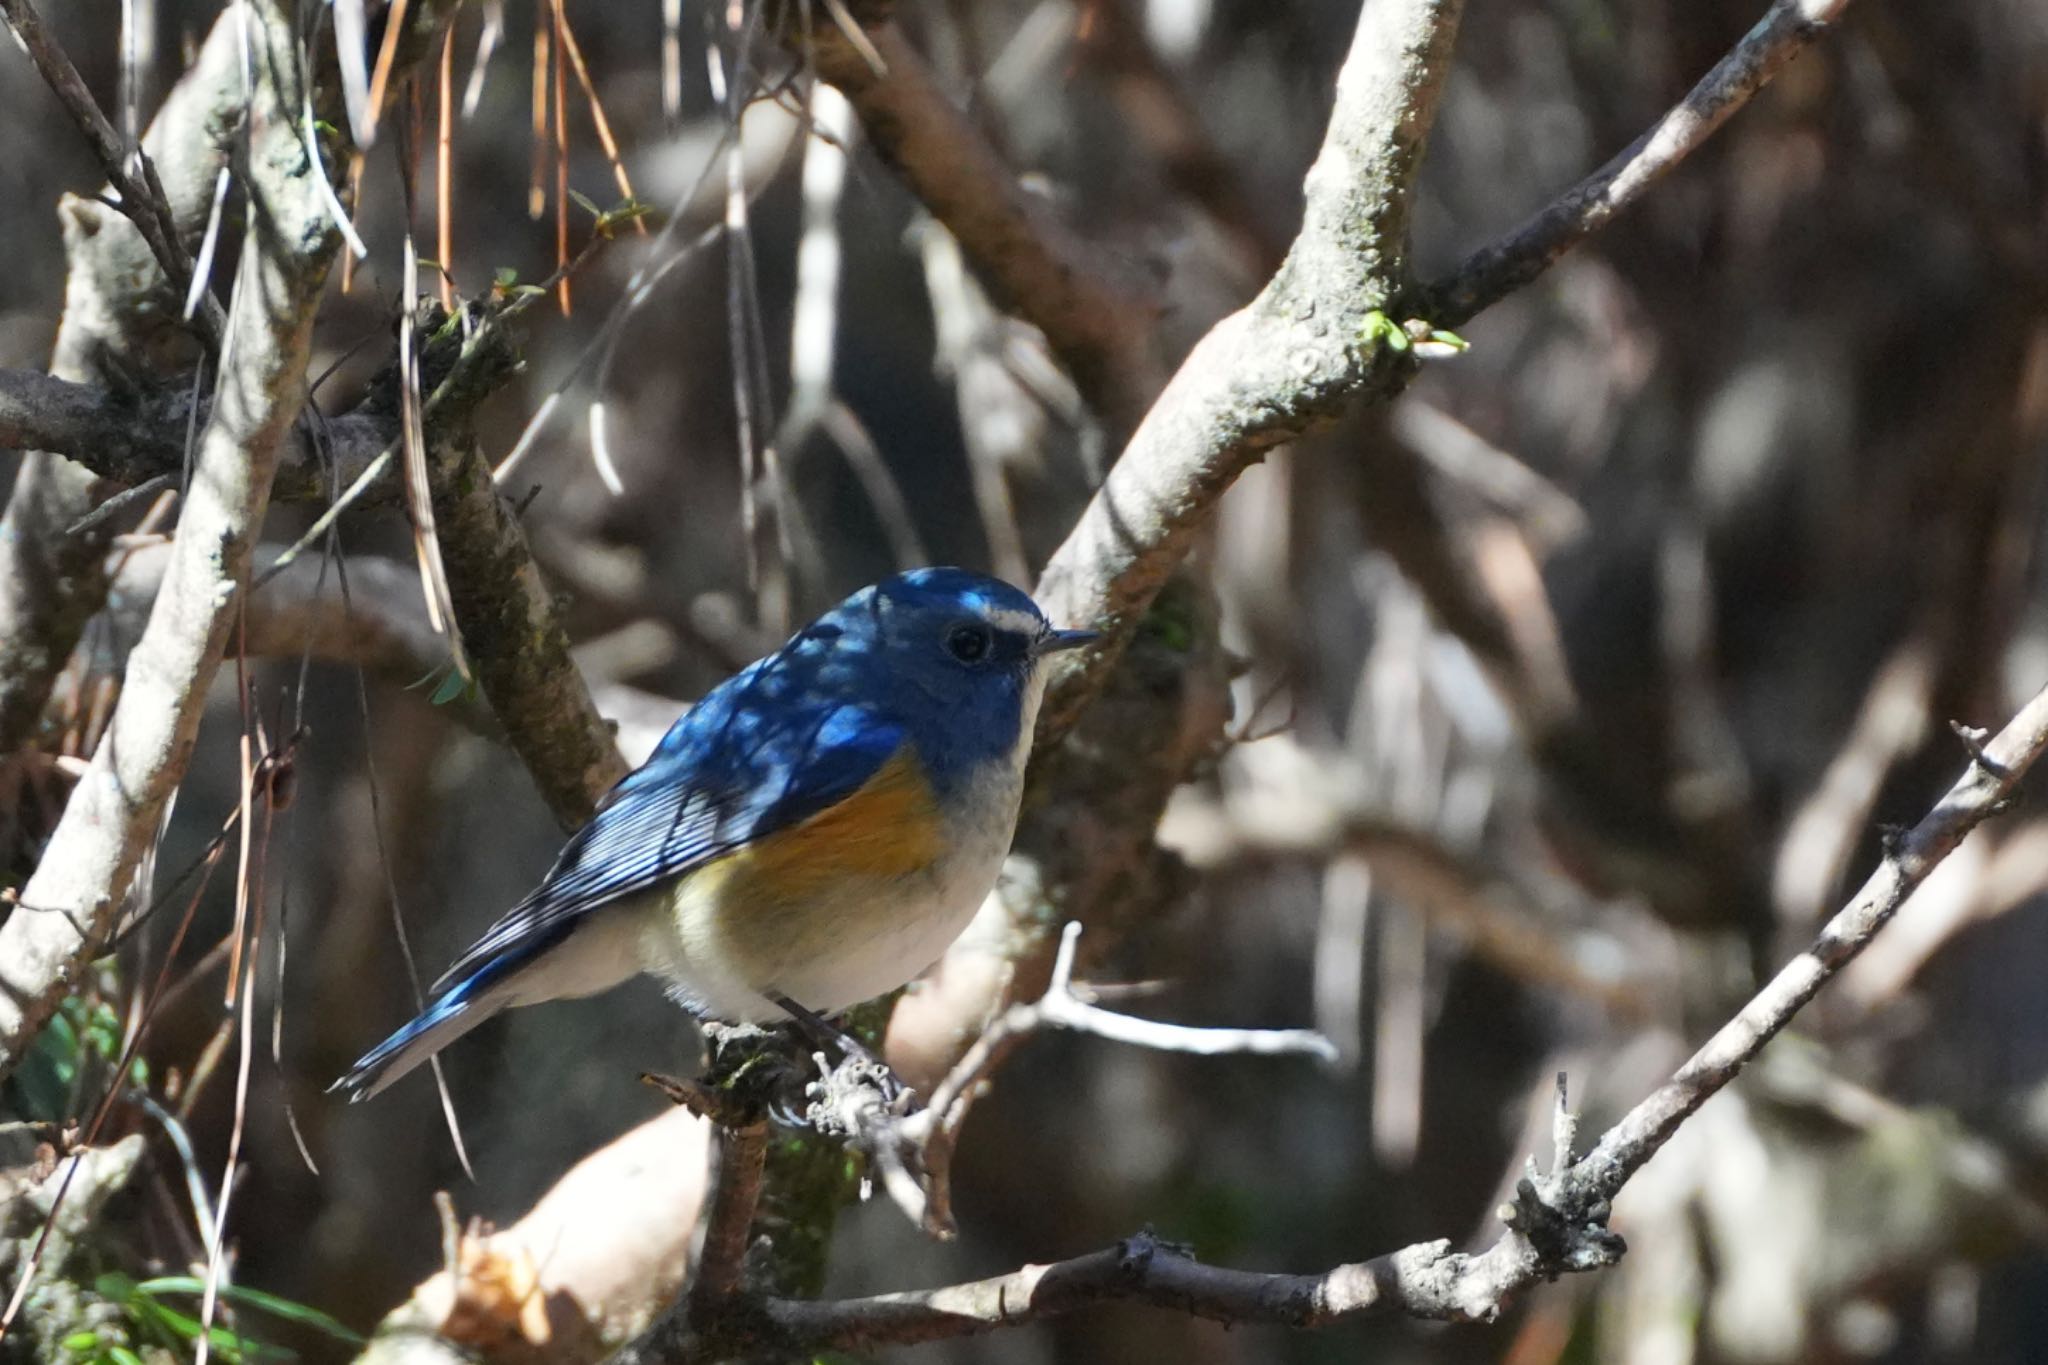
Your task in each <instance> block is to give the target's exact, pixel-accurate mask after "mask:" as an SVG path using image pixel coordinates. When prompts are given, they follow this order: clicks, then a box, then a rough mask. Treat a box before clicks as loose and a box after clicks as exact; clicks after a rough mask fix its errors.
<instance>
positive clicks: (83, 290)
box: [0, 0, 454, 753]
mask: <svg viewBox="0 0 2048 1365" xmlns="http://www.w3.org/2000/svg"><path fill="white" fill-rule="evenodd" d="M453 8H454V0H432V3H425V4H417V5H413V6H412V7H411V8H410V10H409V12H408V14H407V17H406V20H405V32H404V33H403V35H402V36H401V40H400V41H399V43H398V44H397V47H396V62H395V64H394V65H395V69H396V70H398V71H399V72H401V73H402V72H404V71H407V70H410V69H411V66H412V65H413V64H414V63H415V62H416V61H417V60H418V58H419V56H420V55H421V54H422V53H423V52H424V51H425V49H426V47H427V45H428V43H429V41H430V40H431V38H432V37H433V35H435V34H436V33H438V32H439V31H440V27H441V25H442V24H443V23H445V21H446V19H447V17H448V15H449V13H450V12H451V11H452V10H453ZM246 49H247V43H246V38H245V34H244V25H243V22H242V11H241V9H240V8H239V7H230V8H229V9H227V10H226V11H224V12H223V13H222V14H221V15H220V16H219V18H217V19H216V20H215V22H214V25H213V28H212V29H211V30H210V31H209V32H208V34H207V38H206V41H205V42H204V43H203V44H201V45H200V48H199V50H198V52H197V54H196V55H195V56H194V58H193V60H192V62H191V64H190V65H189V66H188V67H187V68H186V70H185V72H184V74H183V75H182V76H180V77H179V79H178V81H177V83H176V84H175V85H174V86H173V87H172V88H171V90H170V92H169V93H168V94H167V95H166V96H165V98H164V101H163V104H162V105H161V107H159V109H158V110H157V113H156V116H155V117H154V118H152V119H151V120H150V124H149V128H148V130H147V131H146V132H145V133H144V135H143V138H142V149H143V151H144V152H145V153H147V155H148V157H149V168H150V172H151V174H152V175H153V180H152V182H151V184H150V191H151V193H152V194H155V193H156V192H158V191H160V192H161V199H162V202H161V204H160V205H159V206H158V208H159V210H160V211H159V212H158V213H156V214H153V215H140V216H144V217H146V218H150V219H152V220H153V219H158V218H160V219H163V220H164V221H167V222H168V223H169V225H170V229H171V236H172V237H174V238H175V239H176V240H175V242H172V243H168V244H164V243H160V244H159V245H164V246H166V249H167V250H168V251H170V253H171V256H172V258H173V259H174V260H175V259H182V258H183V255H184V253H187V252H189V251H190V250H191V249H192V248H193V247H194V246H196V244H197V243H198V241H199V240H200V237H201V235H202V234H203V233H204V231H205V229H206V224H207V220H208V218H209V216H210V214H211V211H212V208H213V204H214V197H215V191H216V188H217V185H218V182H219V179H220V176H221V175H222V174H223V173H224V172H225V171H226V169H227V167H228V166H229V163H230V161H231V160H233V159H234V156H235V149H236V146H237V144H238V142H239V141H240V139H241V138H242V136H243V134H244V118H245V108H246V105H245V99H244V95H245V85H244V81H243V77H242V72H243V69H244V58H245V53H246ZM328 65H329V66H330V67H331V65H332V62H331V59H330V61H329V62H328ZM308 79H311V76H310V75H309V76H308ZM320 93H321V94H322V96H323V98H322V100H321V101H320V107H324V93H325V92H324V88H323V90H322V92H320ZM77 94H78V92H76V91H74V92H72V95H73V100H74V103H75V99H76V96H77ZM302 113H303V109H302V108H301V109H294V110H292V111H290V117H289V118H287V119H286V120H285V122H284V123H283V124H282V125H280V128H279V129H278V130H277V132H278V141H279V143H280V146H286V145H287V144H289V145H290V146H296V147H297V148H299V154H300V155H301V156H304V155H309V154H310V153H309V151H308V149H307V147H306V143H305V141H304V140H303V137H302V131H303V124H302V123H301V121H300V119H301V115H302ZM86 132H87V135H88V136H89V137H90V136H92V130H91V129H87V130H86ZM94 140H95V142H96V143H97V142H98V141H99V140H98V139H94ZM58 217H59V219H60V220H61V222H62V224H63V229H64V254H65V264H66V274H65V286H64V318H63V322H62V324H61V325H60V326H59V327H58V330H57V341H56V346H55V348H54V349H53V351H52V354H51V360H50V374H52V375H54V376H56V377H57V378H59V379H63V380H69V381H73V382H76V383H93V384H97V383H106V382H109V381H112V380H120V381H122V382H133V381H136V380H143V381H147V382H150V383H164V384H172V385H183V386H185V387H188V388H189V387H190V386H191V383H192V380H191V366H192V363H193V362H194V361H195V359H196V358H197V356H198V354H199V347H198V346H197V345H196V344H195V341H194V338H193V337H192V335H191V334H190V333H189V332H188V330H187V329H186V327H185V325H184V323H183V322H182V320H181V317H182V314H183V311H184V297H183V290H182V288H180V287H178V285H181V284H182V283H183V282H182V281H180V282H177V284H174V282H173V280H172V278H171V277H169V276H166V274H165V273H164V271H163V269H162V267H161V266H160V264H159V260H158V252H157V250H156V249H155V248H153V247H152V246H151V244H150V243H149V242H148V241H146V240H145V239H144V237H143V236H142V235H141V233H139V232H138V231H137V229H136V226H135V224H134V223H133V222H131V221H130V220H129V219H128V218H127V217H126V216H124V215H123V214H122V213H120V212H119V211H117V210H115V209H113V208H110V207H108V206H107V205H106V204H104V203H102V202H100V201H99V200H98V199H96V198H85V197H81V196H77V195H66V196H65V197H64V198H63V199H62V200H61V201H60V202H59V204H58ZM206 382H207V383H209V384H211V383H212V382H213V381H212V377H211V376H209V377H208V378H207V381H206ZM177 430H179V431H182V430H183V428H182V427H181V428H178V429H177ZM182 456H183V448H182V445H181V447H180V459H181V460H182ZM101 492H102V490H101V486H100V477H99V475H98V474H97V473H96V472H95V471H94V470H91V469H88V468H86V467H85V466H83V465H80V464H75V463H73V462H71V461H70V460H67V459H64V458H61V457H60V456H58V455H56V454H53V453H50V452H47V451H31V452H30V453H28V454H26V455H25V456H24V458H23V460H22V463H21V469H20V472H19V474H18V475H17V477H16V480H15V485H14V491H13V493H12V495H11V496H10V497H9V499H8V502H7V509H6V512H5V514H4V515H0V753H7V752H12V751H13V750H15V749H18V748H19V747H20V746H21V745H22V744H23V743H24V742H25V741H26V740H27V739H28V738H29V737H30V736H31V735H32V734H33V733H34V731H35V727H36V725H37V724H38V722H39V720H40V718H41V716H42V712H43V707H44V704H45V703H46V702H47V701H48V699H49V695H50V688H51V685H52V683H53V682H54V680H55V679H56V676H57V673H58V671H59V670H60V669H62V668H63V666H64V662H65V660H67V659H68V658H70V656H71V651H72V649H73V647H74V646H76V644H77V643H78V638H79V635H80V632H82V631H83V630H84V628H85V623H86V622H87V621H88V620H90V619H91V618H92V616H93V614H94V613H95V612H97V611H98V610H99V608H100V604H101V603H102V601H103V600H104V599H105V596H106V589H107V578H106V570H105V565H104V560H105V551H106V545H107V537H108V536H109V535H110V534H111V533H112V532H113V531H114V530H115V529H117V528H115V527H114V526H112V525H110V524H104V523H103V524H101V525H100V526H98V527H96V528H94V529H92V530H91V531H88V532H85V533H82V534H73V533H72V528H73V527H74V526H76V525H78V524H79V523H80V522H81V521H83V520H84V519H85V517H86V516H87V514H88V513H90V512H91V511H92V510H93V508H94V506H95V505H96V504H97V502H98V501H99V499H100V496H101Z"/></svg>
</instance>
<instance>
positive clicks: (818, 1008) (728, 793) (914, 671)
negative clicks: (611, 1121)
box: [333, 568, 1095, 1100]
mask: <svg viewBox="0 0 2048 1365" xmlns="http://www.w3.org/2000/svg"><path fill="white" fill-rule="evenodd" d="M1094 638H1095V635H1094V633H1093V632H1091V631H1080V630H1055V629H1053V627H1052V626H1051V624H1050V623H1048V622H1047V621H1046V619H1045V615H1044V613H1043V612H1041V611H1040V610H1039V609H1038V606H1037V604H1036V603H1034V602H1033V601H1032V600H1031V599H1030V598H1029V597H1027V596H1025V595H1024V594H1023V593H1021V592H1019V591H1018V590H1017V589H1015V588H1013V587H1011V586H1009V585H1008V584H1006V583H1003V582H1000V581H998V580H996V579H993V578H987V577H984V576H983V575H980V574H975V573H969V572H967V571H966V570H964V569H950V568H939V569H918V570H915V571H913V572H910V573H905V574H898V575H897V576H895V577H893V578H889V579H885V580H883V581H882V582H880V583H877V584H875V585H874V586H872V587H867V588H863V589H861V590H860V591H859V592H857V593H855V594H854V595H853V596H851V597H849V598H847V599H846V600H845V601H844V602H841V603H840V604H839V605H838V606H837V607H834V608H833V609H832V610H831V611H829V612H827V613H825V615H823V616H821V617H819V618H818V619H817V620H815V621H813V622H812V623H811V624H810V625H808V626H805V627H804V628H803V629H802V630H801V631H799V632H797V634H796V635H795V636H794V637H793V638H792V639H791V640H790V641H789V643H787V644H785V645H784V646H783V647H782V648H781V649H780V650H778V651H776V652H775V653H774V654H771V655H769V656H768V657H767V658H765V659H761V660H759V661H757V662H756V663H754V664H752V665H750V666H748V667H747V668H746V669H744V670H743V671H741V672H740V673H738V674H736V675H734V676H733V677H732V678H729V679H727V680H726V681H725V682H724V683H721V684H720V685H719V686H718V687H716V688H714V689H712V691H711V692H710V693H708V694H707V695H706V696H705V697H704V699H703V700H702V701H700V702H698V703H697V704H696V705H695V706H694V707H692V708H691V709H690V710H689V711H688V712H687V713H686V714H685V715H684V716H683V717H682V719H680V720H678V721H677V722H676V723H675V725H674V726H672V727H671V728H670V729H669V732H668V733H667V734H666V735H665V736H663V738H662V741H661V744H660V745H659V747H657V748H656V749H655V751H654V755H653V757H651V758H650V759H648V761H647V763H646V764H645V765H644V766H642V767H640V768H639V769H637V770H635V771H634V772H632V773H631V774H629V775H628V776H626V777H625V778H624V779H622V780H621V781H620V782H619V784H618V785H617V786H615V787H613V788H612V789H611V791H610V792H609V793H607V794H606V796H605V798H604V800H603V801H602V803H600V804H599V806H598V809H597V814H596V815H595V816H593V817H592V818H591V821H590V823H589V824H587V825H585V826H584V827H583V828H582V829H581V830H579V831H578V832H577V833H576V834H575V836H574V837H572V838H571V839H570V840H569V844H568V846H567V847H566V848H564V849H563V850H562V854H561V856H560V857H559V858H557V859H556V860H555V865H554V867H552V868H551V869H549V871H548V874H547V876H546V877H545V878H543V879H542V881H541V884H540V885H539V886H538V887H536V888H535V889H534V890H533V892H532V893H531V894H530V895H528V896H527V897H526V899H525V900H523V901H521V902H520V903H519V904H518V905H516V906H514V907H513V908H512V909H511V910H510V911H509V912H507V913H506V914H505V915H504V916H503V917H502V918H501V919H499V920H498V922H497V923H496V924H493V925H492V926H491V927H490V929H489V930H488V931H486V932H485V934H484V936H483V937H482V938H481V939H479V940H477V942H476V943H475V944H474V945H473V946H472V947H471V948H470V949H469V950H468V951H467V952H465V953H463V955H462V956H461V958H460V959H458V960H457V961H456V963H455V965H454V966H452V967H450V968H449V969H448V971H447V973H446V974H445V975H444V976H442V978H441V979H440V980H439V981H438V982H436V983H435V984H434V990H433V998H432V1000H431V1001H430V1002H429V1003H428V1005H427V1006H426V1008H425V1009H424V1010H422V1011H421V1012H420V1014H419V1016H418V1017H417V1018H415V1019H413V1021H412V1022H411V1023H409V1024H407V1025H405V1027H403V1028H401V1029H399V1030H398V1032H396V1033H394V1034H392V1035H391V1036H390V1037H389V1038H387V1039H385V1040H384V1041H383V1042H382V1043H379V1044H378V1045H377V1046H376V1047H375V1048H373V1049H371V1050H370V1051H369V1052H368V1053H367V1054H365V1056H364V1057H363V1059H362V1060H361V1061H359V1062H357V1063H356V1064H355V1066H354V1067H352V1068H351V1069H350V1070H349V1072H348V1074H347V1075H345V1076H343V1077H342V1078H341V1079H340V1080H338V1081H336V1082H335V1083H334V1087H333V1088H334V1089H336V1090H342V1091H346V1092H347V1093H348V1095H349V1097H350V1098H351V1099H357V1100H360V1099H367V1098H368V1097H370V1096H371V1095H375V1094H376V1093H378V1092H379V1091H381V1090H382V1089H384V1087H386V1086H388V1085H390V1084H391V1083H392V1082H393V1081H395V1080H397V1079H398V1078H399V1077H400V1076H403V1075H404V1074H405V1073H406V1072H408V1071H410V1070H412V1069H413V1068H414V1067H416V1066H418V1065H419V1064H420V1063H421V1062H423V1061H425V1060H426V1059H427V1058H428V1057H431V1056H432V1055H433V1054H435V1053H436V1052H439V1051H440V1050H441V1049H442V1048H444V1047H446V1046H447V1045H448V1044H449V1043H451V1042H453V1041H455V1039H457V1038H459V1037H461V1036H462V1035H463V1034H465V1033H467V1032H469V1030H471V1029H473V1028H475V1027H476V1026H477V1025H478V1024H480V1023H482V1022H483V1021H484V1020H486V1019H488V1018H490V1017H491V1016H492V1015H494V1014H496V1013H498V1012H499V1011H500V1010H503V1009H508V1008H511V1007H513V1006H517V1005H532V1004H538V1003H540V1002H541V1001H544V1000H562V999H569V998H573V997H578V996H585V995H594V994H596V993H597V992H599V991H602V990H608V989H610V988H611V987H613V986H616V985H618V984H619V983H620V982H622V981H624V980H626V979H627V978H628V977H630V976H632V975H634V974H635V973H636V972H650V973H652V974H654V975H655V976H657V977H659V978H661V979H662V980H664V981H665V982H667V984H668V986H669V990H670V992H671V994H673V995H674V996H675V998H676V999H677V1000H678V1001H680V1002H681V1003H682V1004H683V1006H684V1007H685V1008H687V1009H689V1010H690V1011H692V1012H693V1013H695V1014H697V1015H699V1016H700V1017H707V1018H713V1019H721V1020H727V1021H732V1022H738V1023H765V1022H771V1021H775V1020H780V1019H784V1018H796V1019H799V1020H802V1021H806V1022H808V1023H810V1024H812V1025H814V1026H815V1025H816V1023H817V1018H816V1016H817V1015H825V1016H829V1015H833V1014H837V1013H839V1012H840V1011H842V1010H845V1009H848V1008H850V1007H851V1006H853V1005H857V1004H859V1003H860V1002H861V1001H863V1000H870V999H873V998H874V997H875V996H878V995H882V994H885V993H887V992H888V991H891V990H894V989H895V988H896V987H898V986H900V985H902V984H903V983H904V982H906V981H908V980H910V979H911V978H912V977H914V976H916V975H917V974H918V973H920V972H922V971H923V970H924V969H925V968H927V967H929V966H930V965H931V964H932V963H934V962H936V961H938V959H939V957H940V956H941V955H942V954H944V952H945V951H946V949H947V947H948V946H949V945H950V944H951V943H952V942H953V940H954V939H955V938H956V937H958V936H959V934H960V931H961V930H962V929H964V928H966V927H967V922H968V920H970V919H971V918H973V916H974V912H975V909H976V907H978V906H979V905H980V904H981V902H982V899H983V898H984V897H985V896H987V894H988V892H989V890H990V888H991V887H993V886H994V885H995V880H996V873H997V871H998V869H999V868H1000V866H1001V864H1002V860H1003V855H1004V854H1005V853H1007V852H1008V851H1009V847H1010V839H1011V837H1012V835H1014V833H1015V832H1016V825H1017V807H1018V802H1019V799H1020V798H1021V796H1022V794H1023V790H1024V761H1025V759H1026V757H1028V755H1029V754H1030V750H1031V732H1032V727H1033V725H1034V723H1035V722H1036V719H1037V716H1038V704H1039V701H1040V699H1041V698H1042V697H1043V696H1044V693H1045V680H1046V673H1047V670H1046V667H1045V661H1046V659H1047V658H1048V657H1049V656H1050V655H1052V654H1054V653H1056V652H1057V651H1060V650H1064V649H1072V648H1074V647H1076V646H1078V645H1084V644H1087V643H1088V642H1089V641H1090V640H1092V639H1094ZM813 1012H815V1014H814V1013H813Z"/></svg>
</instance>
